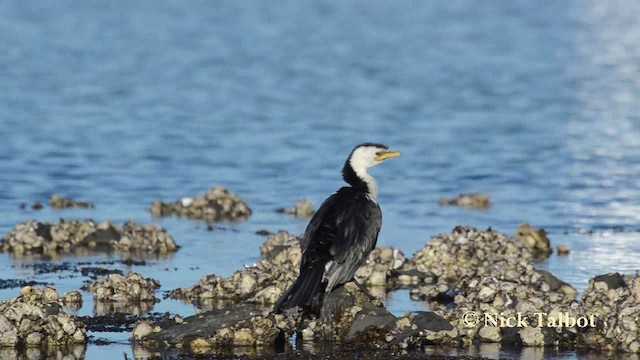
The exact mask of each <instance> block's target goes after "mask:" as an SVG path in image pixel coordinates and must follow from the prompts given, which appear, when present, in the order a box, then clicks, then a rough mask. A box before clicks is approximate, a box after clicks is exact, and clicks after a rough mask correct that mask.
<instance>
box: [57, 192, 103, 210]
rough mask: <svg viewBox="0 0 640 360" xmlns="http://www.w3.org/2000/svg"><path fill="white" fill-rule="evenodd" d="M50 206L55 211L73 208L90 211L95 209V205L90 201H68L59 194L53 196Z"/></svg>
mask: <svg viewBox="0 0 640 360" xmlns="http://www.w3.org/2000/svg"><path fill="white" fill-rule="evenodd" d="M49 206H51V207H52V208H54V209H66V208H72V207H78V208H87V209H89V208H93V207H94V206H93V204H92V203H90V202H88V201H77V200H73V199H67V198H63V197H62V196H60V195H57V194H54V195H52V196H51V199H49Z"/></svg>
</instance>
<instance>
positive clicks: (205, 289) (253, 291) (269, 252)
mask: <svg viewBox="0 0 640 360" xmlns="http://www.w3.org/2000/svg"><path fill="white" fill-rule="evenodd" d="M300 240H301V238H300V237H296V236H293V235H291V234H289V233H288V232H285V231H280V232H278V233H277V234H275V235H273V236H270V237H269V238H268V239H267V241H266V242H265V243H264V244H263V246H262V248H261V253H262V257H261V258H260V259H259V260H258V261H257V263H256V264H255V265H253V266H250V267H247V268H245V269H242V270H239V271H236V272H235V273H234V274H233V275H232V276H230V277H228V278H222V277H220V276H217V275H206V276H204V277H203V278H202V279H200V282H199V283H198V284H196V285H194V286H193V287H190V288H184V289H176V290H173V291H171V293H170V297H172V298H175V299H183V300H188V301H190V302H193V303H195V304H197V305H198V306H200V307H202V308H205V309H212V308H215V307H217V306H215V305H217V304H220V302H219V301H220V300H223V301H224V302H227V303H229V302H239V301H249V302H252V303H258V304H262V305H268V306H271V305H273V304H275V303H276V302H277V301H278V299H279V298H280V296H281V295H282V294H284V292H285V291H286V290H287V289H288V288H289V287H290V286H291V285H292V284H293V282H294V281H295V280H296V278H297V276H298V273H299V267H300V259H301V256H302V252H301V249H300ZM405 263H406V257H405V256H404V254H403V253H402V252H401V251H399V250H398V249H393V248H377V249H375V250H374V251H372V252H371V254H370V255H369V260H368V261H367V264H366V265H364V266H362V267H361V268H360V269H358V271H357V273H356V279H357V280H358V281H359V282H360V283H361V284H366V285H369V286H380V287H383V288H384V290H388V287H390V286H392V285H393V284H394V281H392V280H391V279H392V277H393V274H394V272H395V270H397V269H400V268H402V267H403V266H404V264H405ZM384 293H385V291H383V292H382V294H384Z"/></svg>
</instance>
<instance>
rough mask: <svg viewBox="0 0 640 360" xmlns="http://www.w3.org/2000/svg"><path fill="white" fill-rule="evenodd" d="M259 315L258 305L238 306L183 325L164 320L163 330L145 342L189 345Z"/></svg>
mask: <svg viewBox="0 0 640 360" xmlns="http://www.w3.org/2000/svg"><path fill="white" fill-rule="evenodd" d="M259 314H261V310H260V308H259V307H257V306H256V305H252V304H238V305H233V306H230V307H227V308H225V309H221V310H212V311H207V312H204V313H201V314H197V315H193V316H189V317H186V318H184V319H183V322H181V323H178V322H176V321H174V320H164V321H162V322H160V323H158V324H157V326H159V327H160V329H161V330H160V331H158V332H154V333H152V334H149V335H148V336H146V337H145V338H144V341H145V342H151V343H157V344H170V345H175V344H188V343H190V342H191V340H193V339H195V338H198V337H206V336H211V335H214V334H216V333H217V332H218V331H219V330H222V329H223V328H226V327H228V326H230V325H232V324H235V323H238V322H239V321H242V320H246V319H249V318H250V317H251V316H255V315H259Z"/></svg>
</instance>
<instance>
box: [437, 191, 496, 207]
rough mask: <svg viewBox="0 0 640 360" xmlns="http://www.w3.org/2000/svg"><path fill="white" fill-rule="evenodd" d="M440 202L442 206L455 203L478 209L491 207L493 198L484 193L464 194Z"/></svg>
mask: <svg viewBox="0 0 640 360" xmlns="http://www.w3.org/2000/svg"><path fill="white" fill-rule="evenodd" d="M438 204H440V205H441V206H447V205H455V206H462V207H470V208H477V209H488V208H489V207H491V198H490V196H489V194H483V193H475V194H462V195H460V196H458V197H457V198H452V199H440V200H439V201H438Z"/></svg>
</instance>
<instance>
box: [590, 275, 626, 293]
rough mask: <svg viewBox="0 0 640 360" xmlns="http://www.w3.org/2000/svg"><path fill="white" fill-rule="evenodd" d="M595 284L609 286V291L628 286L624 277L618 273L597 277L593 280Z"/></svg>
mask: <svg viewBox="0 0 640 360" xmlns="http://www.w3.org/2000/svg"><path fill="white" fill-rule="evenodd" d="M593 282H596V283H597V282H603V283H605V284H607V288H609V289H617V288H620V287H626V286H627V285H626V284H625V282H624V278H623V277H622V275H620V273H617V272H616V273H609V274H604V275H599V276H596V277H594V278H593Z"/></svg>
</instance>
